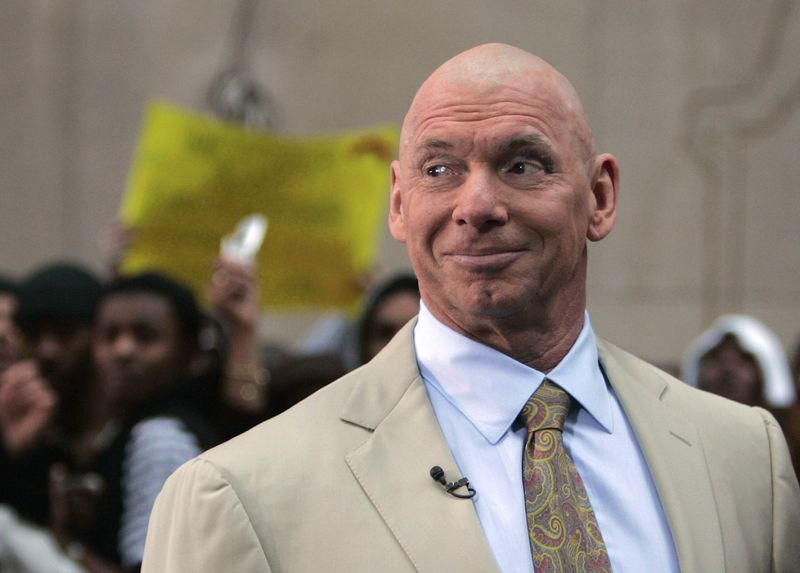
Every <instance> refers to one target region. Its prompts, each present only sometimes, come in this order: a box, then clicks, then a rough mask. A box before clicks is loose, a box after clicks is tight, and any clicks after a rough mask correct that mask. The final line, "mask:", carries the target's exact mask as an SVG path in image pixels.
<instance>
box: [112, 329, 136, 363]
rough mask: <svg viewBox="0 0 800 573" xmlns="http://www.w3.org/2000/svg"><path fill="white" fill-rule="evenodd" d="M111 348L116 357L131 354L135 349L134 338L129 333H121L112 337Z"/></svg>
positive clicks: (124, 356) (125, 356) (126, 356)
mask: <svg viewBox="0 0 800 573" xmlns="http://www.w3.org/2000/svg"><path fill="white" fill-rule="evenodd" d="M112 350H113V352H114V356H116V357H117V358H128V357H130V356H133V354H134V353H135V351H136V340H135V339H134V337H133V336H131V335H129V334H121V335H119V336H117V337H116V338H115V339H114V343H113V345H112Z"/></svg>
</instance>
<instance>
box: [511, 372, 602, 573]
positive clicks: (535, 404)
mask: <svg viewBox="0 0 800 573" xmlns="http://www.w3.org/2000/svg"><path fill="white" fill-rule="evenodd" d="M570 402H571V398H570V396H569V394H567V393H566V392H565V391H564V390H562V389H561V388H559V387H558V386H556V385H555V384H553V383H552V382H550V381H549V380H545V381H544V382H543V383H542V385H541V386H539V388H538V389H537V390H536V392H534V394H533V396H531V397H530V399H528V402H527V403H526V404H525V406H524V407H523V408H522V412H520V414H519V420H520V421H521V422H522V423H523V424H524V425H525V426H526V427H527V429H528V439H527V442H526V444H525V452H524V454H523V456H522V482H523V485H524V488H525V511H526V514H527V516H528V534H529V536H530V542H531V553H532V556H533V564H534V567H535V568H536V573H580V572H583V571H592V572H595V571H602V572H605V571H611V563H610V562H609V559H608V553H607V551H606V546H605V543H604V542H603V536H602V535H601V533H600V529H599V527H598V526H597V518H595V515H594V511H592V506H591V504H590V503H589V497H588V495H587V494H586V488H584V486H583V481H582V480H581V476H580V475H579V474H578V470H577V469H576V468H575V464H574V462H573V461H572V458H571V457H570V455H569V453H568V452H567V450H566V448H565V447H564V441H563V437H562V429H563V427H564V419H565V418H566V417H567V412H568V411H569V407H570Z"/></svg>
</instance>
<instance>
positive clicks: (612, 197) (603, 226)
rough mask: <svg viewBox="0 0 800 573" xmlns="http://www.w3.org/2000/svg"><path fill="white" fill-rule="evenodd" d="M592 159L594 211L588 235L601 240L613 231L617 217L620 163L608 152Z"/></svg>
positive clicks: (592, 238) (590, 238) (591, 180)
mask: <svg viewBox="0 0 800 573" xmlns="http://www.w3.org/2000/svg"><path fill="white" fill-rule="evenodd" d="M592 161H593V164H592V168H591V173H590V175H591V179H590V182H591V185H592V189H591V192H592V198H593V201H592V206H593V211H592V214H591V219H589V228H588V229H587V231H586V237H587V238H588V239H589V240H590V241H599V240H600V239H603V238H604V237H605V236H606V235H608V234H609V233H610V232H611V229H613V228H614V221H615V220H616V218H617V194H618V193H619V164H618V163H617V159H616V158H615V157H614V156H613V155H611V154H608V153H604V154H602V155H598V156H597V157H595V158H594V159H593V160H592Z"/></svg>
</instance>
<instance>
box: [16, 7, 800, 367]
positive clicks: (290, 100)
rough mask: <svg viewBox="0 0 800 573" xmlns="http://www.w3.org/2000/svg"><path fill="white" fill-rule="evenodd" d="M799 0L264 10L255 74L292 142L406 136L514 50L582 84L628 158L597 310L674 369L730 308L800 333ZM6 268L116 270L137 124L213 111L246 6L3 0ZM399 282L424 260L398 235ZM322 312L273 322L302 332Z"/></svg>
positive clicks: (393, 256)
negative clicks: (110, 253)
mask: <svg viewBox="0 0 800 573" xmlns="http://www.w3.org/2000/svg"><path fill="white" fill-rule="evenodd" d="M796 4H798V3H797V2H793V1H787V0H766V1H764V2H752V1H743V0H739V1H734V0H708V1H706V2H695V1H693V0H664V1H661V2H634V1H632V0H627V1H624V0H605V1H602V2H601V1H598V0H559V1H558V2H556V1H546V0H498V1H497V2H493V3H488V2H479V1H477V0H442V1H436V0H433V1H431V0H425V1H422V0H406V1H404V2H375V1H371V0H342V1H339V2H327V3H326V2H316V1H310V0H291V1H290V0H278V1H266V0H262V1H261V2H260V3H257V4H256V9H255V12H254V15H253V18H252V19H251V22H250V23H251V26H252V37H251V38H250V42H249V44H248V54H249V61H250V70H251V73H252V75H253V76H254V77H255V78H256V79H257V80H258V81H259V82H260V83H262V84H263V85H264V86H266V88H267V90H268V91H269V93H270V96H271V98H272V102H273V105H274V109H275V111H276V124H275V127H276V128H277V129H278V130H280V131H284V132H288V133H318V132H328V131H336V130H342V129H348V128H353V127H360V126H366V125H370V124H377V123H384V122H386V121H396V122H399V121H400V120H401V119H402V115H403V113H404V111H405V109H406V107H407V105H408V103H409V101H410V99H411V97H412V95H413V93H414V90H415V89H416V87H417V85H418V84H419V83H420V81H421V80H422V79H423V78H424V77H425V76H426V75H427V74H428V73H429V72H430V71H431V70H432V69H433V68H434V67H435V66H436V65H438V64H439V63H440V62H441V61H443V60H444V59H446V58H448V57H449V56H451V55H453V54H455V53H456V52H458V51H460V50H462V49H465V48H467V47H470V46H472V45H475V44H478V43H482V42H487V41H504V42H508V43H512V44H516V45H518V46H520V47H522V48H525V49H528V50H530V51H533V52H535V53H537V54H539V55H541V56H542V57H544V58H545V59H547V60H549V61H550V62H551V63H553V64H554V65H555V66H556V67H558V68H559V69H561V70H562V71H563V72H564V73H565V74H566V75H567V76H568V77H569V78H571V79H572V81H573V83H574V84H575V86H576V88H577V89H578V91H579V93H580V94H581V95H582V97H583V99H584V101H585V105H586V108H587V111H588V113H589V116H590V119H591V121H592V124H593V127H594V131H595V135H596V139H597V142H598V148H599V149H601V150H604V151H611V152H613V153H615V154H616V155H617V156H618V157H619V159H620V161H621V164H622V183H623V184H622V196H621V216H620V219H619V223H618V227H617V229H616V230H615V232H614V234H613V235H612V237H611V238H609V239H607V240H606V241H604V242H603V243H600V244H597V245H593V247H592V249H591V256H590V258H591V263H590V264H591V276H592V279H591V285H590V310H591V312H592V316H593V321H594V323H595V326H596V328H597V329H598V330H599V331H600V332H601V333H602V334H604V335H605V336H606V337H608V338H610V339H612V340H615V341H617V342H618V343H620V344H622V345H624V346H626V347H628V348H630V349H631V350H633V351H635V352H638V353H639V354H642V355H644V356H645V357H648V358H650V359H653V360H655V361H658V362H673V361H675V360H677V358H678V357H679V356H680V354H681V352H682V351H683V349H684V348H685V346H686V344H687V343H688V342H689V340H690V339H691V338H692V337H694V336H695V335H696V334H697V333H699V331H700V330H701V329H702V328H703V327H704V326H705V325H707V324H708V323H709V322H710V320H711V319H712V318H713V317H714V316H716V315H717V314H718V313H720V312H723V311H741V312H749V313H753V314H755V315H756V316H758V317H760V318H761V319H763V320H764V321H765V322H766V323H767V324H768V325H769V326H771V327H772V328H773V329H774V330H775V331H776V332H777V333H778V334H779V336H780V337H781V338H782V339H783V341H784V343H785V344H786V345H787V346H789V345H790V344H793V343H794V342H795V340H796V339H797V337H798V335H799V334H800V302H799V301H800V280H798V279H799V278H800V248H799V246H800V225H798V221H800V193H799V192H798V191H797V187H798V186H799V185H800V161H798V148H799V147H800V146H799V145H798V144H800V110H799V109H798V108H800V67H798V66H797V63H796V54H797V53H800V6H796ZM2 8H3V9H2V17H0V173H2V180H0V270H3V271H6V272H11V273H15V274H20V273H24V272H26V271H27V270H29V269H30V268H32V267H33V266H35V265H37V264H40V263H42V262H44V261H46V260H49V259H52V258H55V257H64V256H69V257H72V258H77V259H79V260H82V261H84V262H87V263H89V264H91V265H93V266H95V267H98V268H99V265H100V250H99V246H98V238H99V236H100V235H101V234H102V231H103V229H104V228H105V227H106V226H107V225H108V223H109V221H111V220H112V218H113V216H114V213H115V212H116V210H117V208H118V206H119V202H120V198H121V195H122V191H123V188H124V182H125V177H126V173H127V169H128V164H129V160H130V157H131V154H132V152H133V149H134V146H135V143H136V137H137V130H138V122H139V118H140V113H141V111H142V109H143V106H144V105H145V103H146V102H147V101H148V100H149V99H150V98H152V97H161V98H167V99H169V100H172V101H175V102H177V103H179V104H182V105H185V106H189V107H192V108H195V109H204V107H205V96H206V93H207V91H208V87H209V85H210V83H211V80H212V78H213V77H214V75H215V73H216V72H217V71H218V70H219V68H220V66H221V65H222V64H223V62H224V58H225V53H226V40H225V37H226V34H227V33H228V30H229V29H230V22H231V19H232V16H233V13H234V10H235V8H236V3H234V2H232V1H230V0H191V1H190V0H140V1H137V2H122V1H107V0H3V2H2ZM382 252H383V256H382V261H383V265H384V268H385V269H391V268H395V267H402V266H405V265H406V264H407V262H406V259H405V256H404V252H403V250H402V248H401V247H399V246H398V245H395V244H393V243H392V242H391V241H390V240H389V239H384V247H383V251H382ZM310 318H311V317H309V316H299V317H297V316H291V317H290V316H273V317H269V318H268V320H267V321H266V322H265V333H266V334H267V335H270V336H273V337H278V338H281V337H283V338H284V339H287V338H289V337H295V336H298V335H299V334H300V333H301V332H302V331H303V329H304V328H306V327H307V326H308V324H309V320H310Z"/></svg>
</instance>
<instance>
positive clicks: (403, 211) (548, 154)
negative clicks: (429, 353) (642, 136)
mask: <svg viewBox="0 0 800 573" xmlns="http://www.w3.org/2000/svg"><path fill="white" fill-rule="evenodd" d="M616 182H617V166H616V160H614V158H613V157H612V156H593V154H592V149H591V134H590V132H589V128H588V126H587V124H586V120H585V118H584V114H583V111H582V109H581V106H580V102H579V101H578V98H577V95H576V94H575V92H574V90H573V89H572V87H571V86H570V85H569V83H568V82H567V80H566V79H565V78H564V77H563V76H561V75H560V74H559V73H558V72H557V71H556V70H555V69H553V68H552V67H550V66H549V65H548V64H546V63H545V62H543V61H542V60H540V59H538V58H536V57H535V56H532V55H531V54H527V53H526V52H523V51H521V50H518V49H516V48H512V47H510V46H502V45H488V46H481V47H478V48H475V49H473V50H470V51H468V52H466V53H465V54H462V55H460V56H457V57H456V58H454V59H453V60H450V61H449V62H447V63H445V64H444V65H443V66H442V67H441V68H439V69H438V70H437V71H436V72H434V74H433V75H431V77H430V78H429V79H428V80H427V81H426V82H425V83H424V84H423V86H422V87H421V88H420V91H419V92H418V93H417V96H416V97H415V99H414V102H413V103H412V106H411V109H410V110H409V113H408V115H407V116H406V119H405V121H404V124H403V129H402V133H401V142H400V155H399V161H396V162H394V164H393V165H392V198H391V209H390V229H391V231H392V234H393V236H394V237H395V238H396V239H398V240H400V241H403V242H405V243H406V246H407V248H408V253H409V256H410V258H411V261H412V265H413V267H414V271H415V274H416V275H417V277H418V279H419V285H420V292H421V294H422V298H423V300H425V303H426V305H427V306H428V308H429V309H430V310H431V312H432V313H433V314H434V315H435V316H437V317H438V318H439V319H440V320H442V321H443V322H445V324H448V325H449V326H450V327H451V328H454V329H455V330H457V331H461V332H467V333H470V332H472V333H474V332H475V331H476V329H479V328H481V326H480V325H482V324H486V322H487V320H491V321H502V322H504V323H507V324H520V325H530V324H532V323H536V322H537V321H542V320H543V319H547V320H549V319H551V318H552V317H553V316H565V313H568V314H569V315H570V317H573V316H574V317H581V318H578V321H579V323H580V320H582V312H583V305H584V304H585V278H586V260H587V252H586V242H587V239H590V240H599V239H602V238H603V237H605V235H606V234H607V233H608V232H610V230H611V227H612V226H613V220H614V212H615V204H616Z"/></svg>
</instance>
